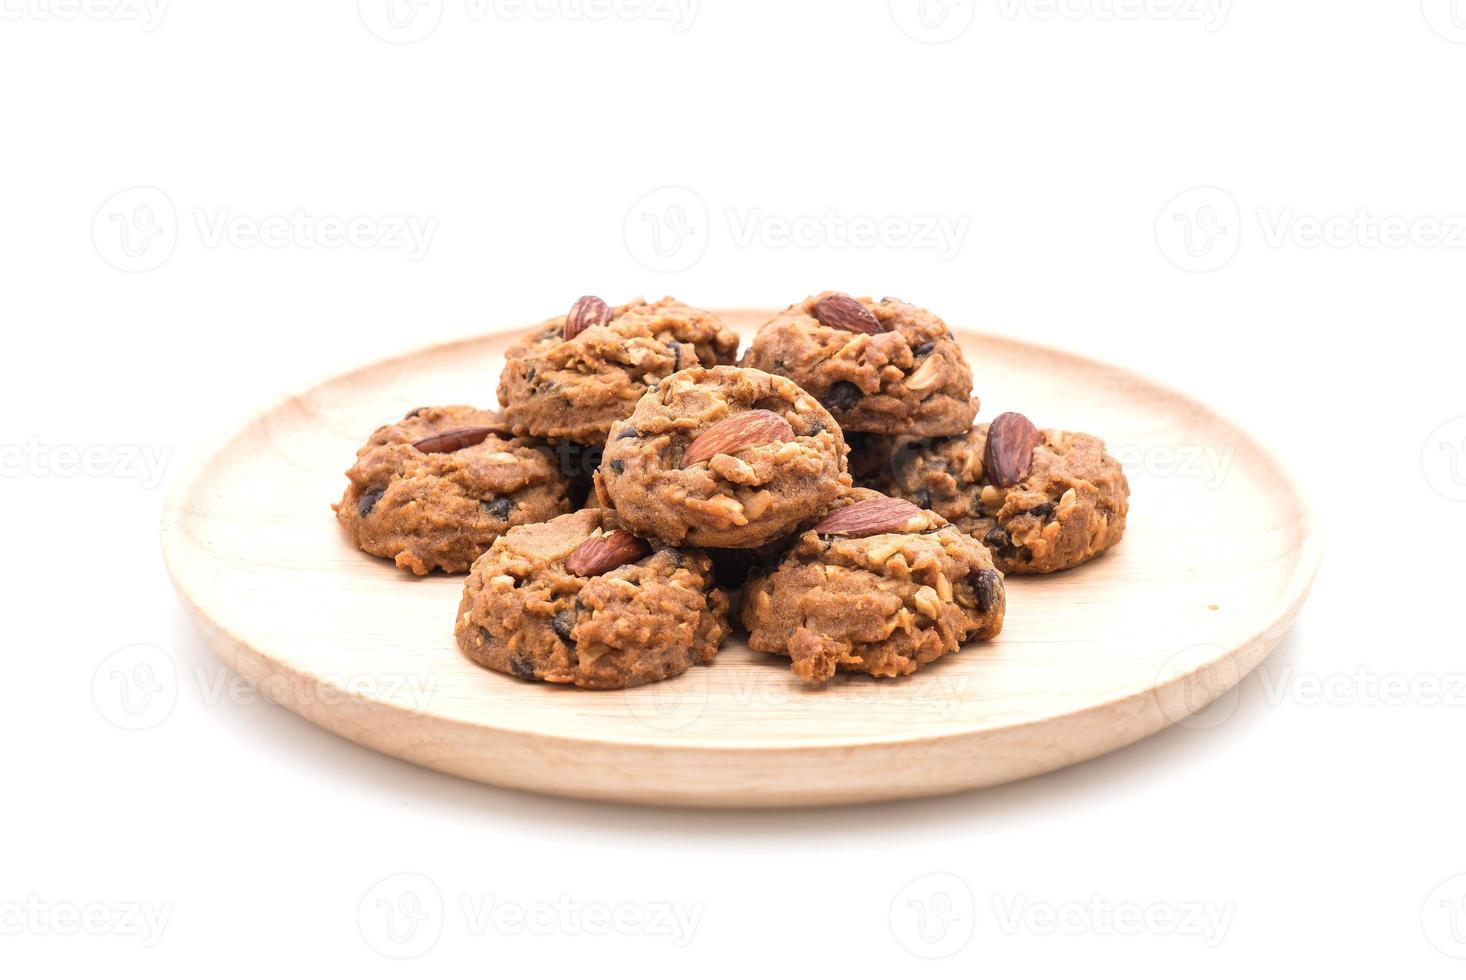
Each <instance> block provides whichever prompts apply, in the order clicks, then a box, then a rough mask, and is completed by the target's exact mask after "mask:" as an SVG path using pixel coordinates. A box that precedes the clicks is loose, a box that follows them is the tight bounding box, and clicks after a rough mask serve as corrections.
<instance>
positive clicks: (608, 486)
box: [596, 367, 850, 548]
mask: <svg viewBox="0 0 1466 980" xmlns="http://www.w3.org/2000/svg"><path fill="white" fill-rule="evenodd" d="M849 486H850V477H849V475H848V474H847V473H846V472H845V443H844V440H843V439H842V437H841V435H840V429H839V427H838V426H836V425H835V422H834V419H832V418H831V417H830V413H829V412H827V411H825V410H824V408H822V407H821V406H820V404H819V403H818V402H816V401H815V400H814V399H813V398H811V397H810V396H809V395H808V394H806V393H805V392H804V391H803V390H802V389H800V388H799V386H798V385H796V384H794V383H793V382H792V381H790V380H788V379H787V378H780V377H775V376H774V375H771V374H766V373H764V372H763V371H754V370H750V369H747V368H736V367H715V368H693V369H690V370H687V371H682V372H679V373H678V374H675V375H673V376H671V377H670V378H667V379H665V380H664V381H663V382H662V383H661V384H660V385H658V386H657V387H656V388H655V389H653V390H650V391H648V392H647V394H646V395H645V397H643V398H642V400H641V401H640V402H638V403H637V406H636V411H634V412H633V413H632V414H631V416H630V418H627V419H625V420H624V421H621V422H617V423H616V424H615V425H613V426H612V428H611V435H610V438H609V439H608V440H607V442H606V449H605V455H604V457H603V459H602V461H601V466H600V469H599V470H597V471H596V494H597V497H598V499H599V500H600V502H601V505H602V506H604V507H609V508H613V509H614V510H615V511H616V512H617V515H618V516H619V518H620V519H621V520H622V521H623V522H625V523H626V524H627V525H628V526H629V527H632V528H634V529H636V530H637V531H638V532H640V533H643V534H647V535H650V536H652V537H655V538H659V539H661V540H663V541H668V542H671V543H673V544H680V543H682V542H687V543H689V544H693V545H698V546H705V547H714V548H757V547H759V546H761V545H764V544H767V543H768V542H770V541H773V540H775V539H776V538H778V537H780V536H781V535H784V534H787V533H789V532H790V531H792V530H793V529H794V528H795V527H796V526H797V525H798V524H799V523H800V522H802V521H805V520H808V519H809V518H811V517H814V516H816V515H818V514H820V513H821V512H822V511H823V510H824V509H825V508H826V507H828V506H829V504H830V502H831V501H833V500H834V499H835V498H836V497H837V496H838V495H840V494H841V493H842V492H843V491H844V490H846V489H847V488H848V487H849Z"/></svg>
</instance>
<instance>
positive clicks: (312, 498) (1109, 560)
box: [162, 310, 1319, 807]
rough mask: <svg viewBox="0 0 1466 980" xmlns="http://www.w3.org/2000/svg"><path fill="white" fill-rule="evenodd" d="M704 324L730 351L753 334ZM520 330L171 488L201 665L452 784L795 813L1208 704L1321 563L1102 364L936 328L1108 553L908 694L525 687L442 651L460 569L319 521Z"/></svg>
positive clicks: (768, 660) (962, 783)
mask: <svg viewBox="0 0 1466 980" xmlns="http://www.w3.org/2000/svg"><path fill="white" fill-rule="evenodd" d="M723 315H724V316H725V317H726V318H727V319H728V321H729V322H730V323H732V324H733V325H735V326H736V327H738V328H739V329H740V331H741V332H742V333H743V335H744V337H745V339H746V338H747V337H748V336H750V335H751V333H752V330H753V328H754V327H756V326H757V325H758V324H759V323H761V322H763V321H764V320H765V319H767V317H768V316H769V315H771V314H770V313H769V312H766V311H752V310H736V311H726V312H724V313H723ZM520 332H521V331H520V330H511V331H505V332H502V333H496V334H493V335H490V336H485V337H480V338H475V339H471V340H466V341H460V342H455V343H451V344H446V345H443V346H439V347H434V348H430V349H428V350H423V351H418V352H415V353H412V354H407V355H404V356H402V357H398V358H394V359H392V360H389V361H384V362H382V363H379V364H375V365H372V366H370V367H366V368H363V369H361V370H357V371H353V372H351V373H349V374H345V375H342V376H340V377H338V378H335V379H333V380H330V381H327V382H325V383H323V384H320V385H318V386H316V387H314V388H312V389H310V390H309V391H305V392H303V393H301V394H299V395H297V396H295V397H292V398H290V399H288V400H286V401H284V402H282V403H281V404H278V405H276V406H275V407H273V408H271V409H270V410H268V411H267V412H265V413H264V414H262V415H260V416H258V417H257V418H255V419H254V420H253V421H252V422H251V423H250V424H249V425H248V426H247V427H246V428H245V429H244V430H243V431H240V432H239V433H237V434H236V435H235V436H233V437H232V438H231V439H229V440H228V441H227V442H226V443H225V444H224V445H223V446H221V447H220V448H219V449H218V450H217V451H215V452H214V454H213V455H212V456H210V457H209V458H208V459H205V460H202V461H200V462H199V464H198V465H197V466H196V467H195V468H194V469H193V470H192V471H191V472H190V473H187V474H185V475H184V477H183V478H182V479H180V480H179V482H178V483H177V485H176V486H175V487H174V489H173V493H172V495H171V496H170V499H169V502H168V504H167V507H166V509H165V511H164V516H163V535H162V537H163V551H164V555H165V558H166V560H167V564H168V568H169V570H170V574H171V575H172V577H173V581H174V585H175V587H176V588H177V590H178V593H179V595H180V597H181V598H182V600H183V603H184V605H185V607H186V608H187V609H188V610H189V612H190V613H191V615H192V616H193V618H194V620H195V621H196V622H197V624H198V625H199V627H200V629H201V630H202V631H203V632H204V634H205V636H206V637H207V639H208V641H209V643H210V645H211V646H212V647H213V648H214V649H215V650H216V651H217V652H218V654H219V656H220V657H221V658H222V659H223V660H224V661H225V662H227V663H228V664H229V665H231V666H232V667H233V668H235V669H236V670H238V671H239V672H240V673H241V674H243V675H244V676H245V677H247V678H249V679H250V680H251V681H253V682H254V683H255V684H256V685H257V686H259V687H260V688H261V690H262V691H263V692H264V693H265V694H266V695H267V696H269V697H271V698H273V699H275V700H277V701H279V702H280V703H282V704H284V705H285V706H287V707H289V708H290V709H291V710H293V711H296V712H298V713H300V714H301V715H303V716H305V717H306V718H308V719H310V720H311V721H313V722H315V723H316V724H318V725H321V726H323V727H325V728H327V729H329V730H331V731H333V732H336V733H337V734H340V735H343V736H345V737H346V738H349V739H351V740H353V741H355V742H359V743H361V744H362V745H366V746H370V747H371V748H374V749H376V750H378V751H381V752H385V753H388V754H390V755H394V756H398V757H400V758H403V759H407V760H410V761H412V762H416V763H419V764H421V765H424V766H429V767H431V768H434V769H438V770H442V771H444V772H449V773H454V774H457V775H460V776H465V777H468V778H470V779H477V780H482V781H484V782H489V783H496V784H499V785H503V786H513V787H520V788H524V789H531V790H537V791H541V792H548V793H557V794H564V795H569V796H581V797H591V798H598V799H611V800H622V801H632V802H643V803H662V804H692V805H704V806H728V807H737V806H796V805H810V804H825V803H840V802H853V801H864V800H879V799H892V798H899V797H910V796H923V795H931V794H938V793H947V792H952V791H955V790H960V789H967V788H972V787H978V786H987V785H993V784H997V783H1002V782H1006V781H1009V780H1014V779H1019V778H1022V777H1025V776H1031V775H1035V774H1037V773H1041V772H1046V771H1048V770H1051V769H1056V768H1059V767H1061V766H1066V765H1069V764H1071V763H1075V762H1079V761H1082V760H1084V759H1088V758H1092V757H1094V756H1097V755H1100V754H1102V753H1104V752H1108V751H1110V750H1112V749H1115V748H1118V747H1120V746H1123V745H1127V744H1129V743H1131V742H1134V741H1136V740H1138V739H1141V738H1144V737H1145V736H1147V735H1150V734H1152V733H1154V732H1156V731H1158V730H1159V729H1161V728H1164V727H1165V726H1167V725H1168V724H1171V723H1173V722H1176V721H1179V720H1181V719H1182V718H1184V717H1186V716H1187V715H1188V714H1190V713H1192V712H1194V711H1197V710H1200V709H1201V708H1203V707H1205V705H1207V704H1208V703H1210V701H1211V700H1212V699H1214V698H1215V697H1217V696H1218V695H1220V694H1221V693H1223V692H1224V691H1226V690H1227V689H1228V688H1230V687H1231V686H1233V685H1234V684H1236V683H1237V682H1238V681H1240V680H1241V678H1242V677H1244V676H1245V675H1246V674H1247V673H1248V672H1249V671H1251V670H1252V669H1253V668H1254V667H1256V666H1257V665H1258V663H1260V662H1261V661H1262V659H1263V658H1264V657H1265V656H1266V655H1267V653H1268V652H1269V651H1270V650H1271V649H1272V648H1273V647H1274V646H1275V645H1276V644H1277V642H1278V640H1279V639H1280V638H1281V637H1282V634H1283V632H1284V631H1285V630H1286V629H1287V627H1288V625H1289V623H1290V622H1291V621H1292V619H1293V617H1294V616H1295V615H1296V613H1297V611H1298V609H1299V607H1300V606H1301V605H1302V603H1303V600H1304V598H1305V596H1306V595H1307V592H1308V588H1309V586H1310V584H1311V582H1312V579H1313V575H1314V571H1315V569H1316V568H1317V564H1318V560H1319V542H1318V535H1317V533H1316V530H1315V527H1314V521H1313V518H1312V516H1311V515H1310V513H1309V511H1308V509H1307V507H1306V505H1305V503H1304V497H1303V495H1302V493H1300V492H1299V490H1298V488H1297V487H1296V485H1295V484H1294V482H1293V481H1292V479H1291V478H1290V477H1289V476H1288V474H1287V472H1286V471H1285V469H1284V468H1283V467H1282V466H1281V465H1280V464H1279V463H1278V462H1277V461H1275V460H1274V459H1273V458H1272V457H1271V456H1269V455H1268V454H1267V453H1266V451H1264V450H1263V449H1262V448H1261V447H1260V446H1259V445H1258V444H1257V443H1256V442H1255V441H1254V440H1253V439H1252V438H1251V437H1249V436H1248V435H1247V434H1246V433H1244V432H1242V431H1241V430H1239V429H1238V428H1237V427H1235V426H1234V425H1232V424H1231V423H1229V422H1227V421H1226V420H1224V419H1222V418H1220V417H1218V416H1217V415H1216V414H1214V413H1213V412H1211V411H1210V410H1208V409H1207V408H1205V407H1203V406H1201V405H1199V404H1197V403H1196V402H1194V401H1191V400H1190V399H1188V398H1186V397H1185V396H1183V395H1180V394H1178V393H1176V392H1174V391H1170V390H1168V389H1166V388H1164V387H1162V386H1159V385H1157V384H1155V383H1153V382H1151V381H1148V380H1146V379H1143V378H1140V377H1137V376H1135V375H1133V374H1130V373H1129V372H1126V371H1124V370H1122V369H1119V368H1115V367H1110V366H1107V365H1103V364H1099V363H1096V362H1093V361H1089V360H1085V359H1082V358H1078V357H1074V356H1071V355H1069V354H1066V353H1062V352H1059V351H1054V350H1050V349H1046V348H1041V347H1035V346H1032V345H1028V344H1024V343H1020V342H1017V341H1013V340H1007V339H1003V338H998V337H993V336H987V335H981V334H974V333H970V332H966V331H957V334H958V337H959V338H960V339H961V341H962V345H963V348H964V350H965V351H966V352H967V355H968V358H969V360H970V361H971V363H972V364H973V366H974V372H975V374H976V380H977V390H978V394H979V395H981V397H982V399H983V410H982V412H981V416H980V417H981V418H984V419H986V418H992V417H993V416H994V415H996V414H997V413H999V412H1002V411H1007V410H1019V411H1022V412H1024V413H1025V414H1027V415H1029V416H1030V417H1031V418H1033V419H1034V420H1035V421H1036V422H1037V423H1038V424H1039V425H1040V426H1052V427H1056V428H1065V427H1067V428H1074V429H1082V430H1085V431H1090V432H1094V433H1096V434H1098V435H1100V436H1102V437H1103V438H1104V439H1105V440H1106V441H1107V442H1108V444H1109V446H1110V448H1111V451H1112V452H1114V453H1115V454H1116V455H1117V456H1118V457H1119V458H1120V459H1121V461H1122V462H1123V463H1124V464H1125V467H1126V472H1127V474H1128V476H1129V479H1130V484H1131V489H1132V497H1131V511H1130V519H1129V525H1128V530H1127V532H1126V535H1125V539H1124V540H1123V541H1122V542H1121V543H1120V544H1119V545H1118V546H1117V547H1116V548H1114V549H1112V551H1111V552H1110V553H1109V554H1107V555H1105V556H1104V557H1102V558H1100V559H1098V560H1096V561H1094V562H1092V563H1090V564H1089V565H1086V566H1082V567H1081V568H1078V569H1075V570H1073V571H1070V572H1066V573H1062V574H1059V575H1052V576H1046V577H1019V576H1011V577H1009V579H1008V616H1007V622H1006V625H1005V626H1004V629H1003V633H1002V635H1001V636H1000V637H999V638H998V639H997V640H995V641H993V642H990V643H982V644H979V643H973V644H969V645H967V646H966V647H964V648H963V649H962V650H961V651H960V652H958V653H956V654H953V655H950V656H947V657H946V658H944V659H942V660H939V661H937V662H936V663H934V664H931V665H929V666H927V667H925V668H923V669H922V670H921V671H920V672H919V673H917V674H915V675H914V676H912V677H909V678H905V679H902V680H897V681H891V680H883V681H875V680H872V679H870V678H861V677H851V678H837V679H835V680H833V681H831V682H830V683H829V684H828V685H826V686H825V687H824V688H820V689H808V688H805V687H803V686H801V685H800V684H798V683H797V682H796V681H795V680H794V678H793V675H792V674H791V673H790V672H789V669H788V661H787V660H782V659H781V658H777V657H771V656H765V655H762V654H757V653H754V652H752V651H750V650H749V649H748V648H747V647H746V646H745V645H744V644H743V642H742V640H741V638H740V635H735V637H734V638H732V639H730V640H729V641H728V642H726V643H725V644H724V647H723V650H722V652H721V653H719V655H718V658H717V660H716V661H715V662H714V663H713V664H712V665H710V666H707V667H700V668H694V669H692V670H691V671H689V672H688V673H687V674H685V675H683V676H682V677H679V678H675V679H673V680H671V681H666V682H663V683H661V684H653V685H650V686H647V687H641V688H636V689H633V690H630V691H610V692H588V691H577V690H573V689H572V690H566V689H563V688H560V687H558V686H551V685H539V684H525V683H521V682H519V681H516V680H513V679H511V678H509V677H506V676H502V675H499V674H495V673H491V672H489V671H485V670H481V669H479V668H478V667H475V666H474V665H472V664H471V663H469V662H468V661H467V660H466V659H464V658H463V657H462V656H461V655H460V654H459V653H458V650H457V648H456V647H455V645H454V642H453V632H452V627H453V619H454V615H455V613H456V612H457V606H458V600H459V597H460V594H461V591H462V581H463V580H462V577H461V576H444V575H435V576H430V577H427V578H424V579H416V578H414V577H413V576H410V575H407V574H404V573H400V572H398V571H397V570H396V569H395V568H394V567H393V565H392V563H391V562H390V561H386V560H382V559H376V558H372V557H369V556H367V555H365V554H363V553H361V552H359V551H357V550H356V549H355V548H354V547H353V546H352V544H351V542H350V541H349V540H348V539H347V538H346V537H345V535H344V534H343V533H342V532H341V530H340V528H339V527H338V525H337V523H336V521H335V518H334V517H333V515H332V514H331V511H330V510H329V509H328V506H327V505H328V504H329V503H331V502H332V501H335V500H337V499H339V497H340V495H341V491H342V489H343V488H344V486H345V479H344V477H343V476H342V472H343V471H344V470H345V468H346V467H347V466H348V465H349V464H350V462H351V460H352V459H353V456H354V453H355V450H356V448H357V447H358V446H359V445H360V444H361V443H362V442H363V441H364V440H365V438H366V436H367V434H368V433H370V432H371V431H372V430H373V429H374V428H375V427H376V426H378V425H381V424H384V423H386V422H388V421H393V420H395V419H397V418H400V417H401V415H402V414H403V412H405V411H406V410H408V409H410V408H412V407H414V406H417V405H422V404H452V403H467V404H479V405H488V404H490V403H492V399H493V392H494V388H495V385H496V381H497V378H498V373H499V369H500V366H501V364H502V354H503V351H504V349H505V348H506V347H507V346H508V345H509V343H510V342H511V341H512V340H513V339H514V338H515V337H516V336H517V335H518V334H519V333H520Z"/></svg>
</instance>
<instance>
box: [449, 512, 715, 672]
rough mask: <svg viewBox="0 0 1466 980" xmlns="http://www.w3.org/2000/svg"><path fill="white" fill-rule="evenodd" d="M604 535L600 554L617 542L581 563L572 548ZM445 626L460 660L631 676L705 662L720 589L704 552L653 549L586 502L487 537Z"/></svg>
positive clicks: (711, 651) (579, 551)
mask: <svg viewBox="0 0 1466 980" xmlns="http://www.w3.org/2000/svg"><path fill="white" fill-rule="evenodd" d="M633 541H634V542H635V545H632V544H630V542H633ZM588 542H589V543H590V544H588ZM606 542H611V543H610V544H606V547H605V548H602V549H601V551H599V552H597V555H598V556H599V557H604V555H605V553H606V552H607V551H611V550H614V548H616V547H620V548H623V549H624V550H622V551H620V552H619V553H616V554H614V555H612V556H611V557H609V558H604V560H601V561H599V562H598V563H597V564H593V565H592V567H590V568H587V567H585V565H584V563H583V562H582V561H581V559H580V558H578V557H577V556H584V555H586V554H587V552H588V550H591V549H594V548H595V547H596V545H597V544H598V543H606ZM623 559H624V560H623ZM572 569H575V570H574V571H572ZM454 634H455V636H456V637H457V640H458V645H459V647H460V648H461V649H462V650H463V652H464V653H465V654H466V655H467V656H468V658H469V659H470V660H472V661H474V662H475V663H477V664H479V665H480V666H482V667H487V668H489V669H490V670H496V671H499V672H501V673H505V674H511V675H513V676H515V677H518V678H520V679H522V680H542V681H548V682H550V683H554V684H574V685H575V686H577V687H584V688H598V689H614V688H623V687H634V686H637V685H640V684H649V683H651V682H653V681H659V680H664V679H665V678H668V677H674V676H676V675H678V674H681V673H683V672H684V671H686V670H687V669H688V668H690V667H692V666H694V665H696V664H705V663H708V662H710V661H711V660H712V659H713V657H714V656H715V655H716V654H717V652H718V645H719V644H720V643H721V642H722V640H723V638H724V637H725V636H727V634H728V597H727V595H726V594H725V593H724V592H723V590H722V589H719V588H718V587H717V586H716V585H715V584H714V583H713V570H712V562H711V561H710V560H709V559H708V557H707V556H706V555H704V554H703V553H701V552H699V551H695V550H682V549H677V548H671V547H663V548H660V549H658V550H656V551H653V550H651V547H650V545H648V544H646V543H645V542H642V541H639V540H637V539H633V538H631V536H630V535H628V534H626V532H625V530H624V529H623V528H622V527H621V525H620V524H619V522H617V520H616V518H615V516H614V515H613V514H611V513H610V512H608V511H604V510H600V509H596V508H588V509H586V510H581V511H577V512H576V513H574V514H567V515H565V516H563V517H557V518H555V519H554V520H552V521H547V522H545V523H543V524H531V525H526V526H524V527H519V528H515V529H514V530H512V531H510V532H509V533H508V534H506V535H504V536H503V537H501V538H500V539H499V540H498V541H497V542H495V544H494V546H493V547H492V548H490V549H489V550H488V551H487V552H485V553H484V555H483V556H482V557H481V558H479V560H478V561H476V562H474V565H473V569H472V570H471V571H470V572H469V576H468V580H467V582H465V584H464V588H463V600H462V602H461V603H460V604H459V607H458V620H457V624H456V626H455V630H454Z"/></svg>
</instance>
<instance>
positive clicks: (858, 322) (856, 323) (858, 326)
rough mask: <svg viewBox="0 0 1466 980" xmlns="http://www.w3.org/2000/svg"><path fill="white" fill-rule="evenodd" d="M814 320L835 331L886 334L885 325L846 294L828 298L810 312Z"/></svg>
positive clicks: (836, 294) (861, 304) (815, 305)
mask: <svg viewBox="0 0 1466 980" xmlns="http://www.w3.org/2000/svg"><path fill="white" fill-rule="evenodd" d="M809 312H810V313H811V314H813V316H814V318H815V319H816V320H818V321H819V322H820V323H823V324H824V325H825V326H827V327H830V328H831V329H834V330H849V331H850V332H852V333H885V332H886V328H885V325H884V324H882V323H881V321H879V320H877V319H876V316H875V314H874V313H872V312H871V311H870V310H868V309H866V308H865V304H863V303H861V302H860V301H859V300H856V299H852V298H851V297H849V296H846V295H845V294H844V293H835V294H834V295H833V296H826V297H825V298H824V299H822V300H820V301H819V302H818V303H816V304H814V307H813V308H812V309H811V310H810V311H809Z"/></svg>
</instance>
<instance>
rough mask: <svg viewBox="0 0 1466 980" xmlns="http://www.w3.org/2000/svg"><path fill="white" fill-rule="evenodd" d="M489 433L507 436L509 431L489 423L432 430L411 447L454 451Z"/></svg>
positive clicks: (476, 441)
mask: <svg viewBox="0 0 1466 980" xmlns="http://www.w3.org/2000/svg"><path fill="white" fill-rule="evenodd" d="M491 435H501V436H504V437H505V438H509V432H508V431H507V430H505V429H496V428H494V427H493V426H491V425H470V426H467V427H465V428H462V429H448V430H446V431H444V432H434V433H433V434H432V435H430V436H424V437H423V438H421V439H419V440H418V441H417V442H414V443H413V444H412V448H413V449H416V450H417V451H418V452H420V453H456V452H458V450H460V449H467V448H468V447H469V446H477V445H478V444H479V443H481V442H483V441H484V440H485V439H487V438H488V437H489V436H491Z"/></svg>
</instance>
